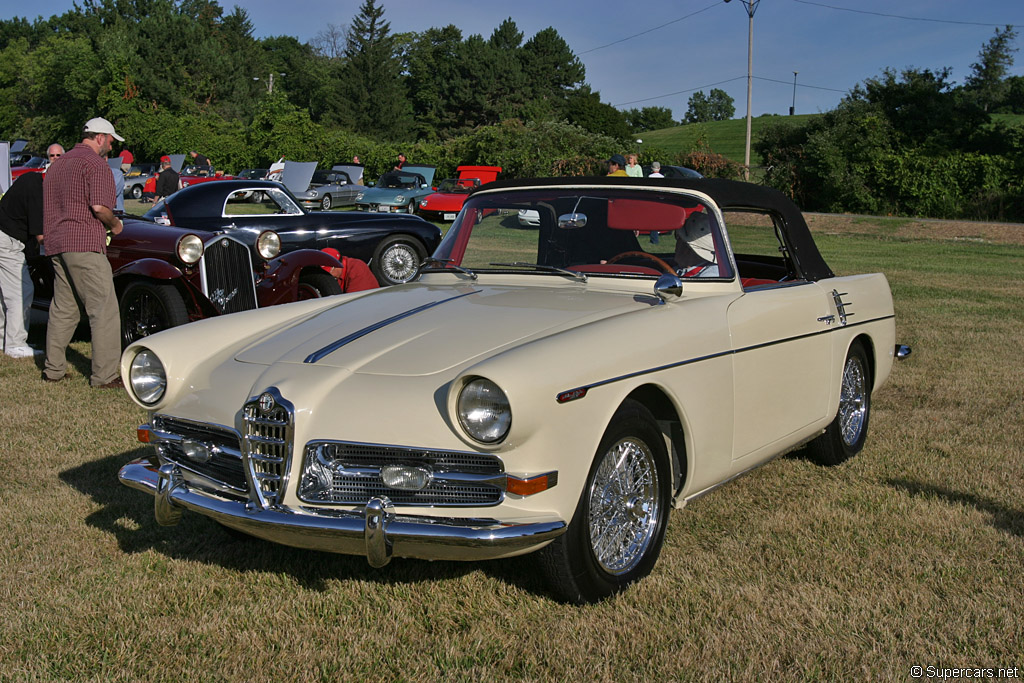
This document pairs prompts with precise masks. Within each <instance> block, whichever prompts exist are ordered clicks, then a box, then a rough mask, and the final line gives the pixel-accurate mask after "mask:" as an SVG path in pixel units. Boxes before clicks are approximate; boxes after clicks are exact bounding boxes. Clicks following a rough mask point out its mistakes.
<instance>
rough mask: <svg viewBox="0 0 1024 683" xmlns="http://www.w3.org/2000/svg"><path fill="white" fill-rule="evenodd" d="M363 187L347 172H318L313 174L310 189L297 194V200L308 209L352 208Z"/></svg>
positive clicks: (332, 170)
mask: <svg viewBox="0 0 1024 683" xmlns="http://www.w3.org/2000/svg"><path fill="white" fill-rule="evenodd" d="M363 189H365V188H363V186H362V185H359V184H357V183H354V182H352V178H351V177H349V174H348V173H346V172H345V171H342V170H338V169H331V170H330V171H327V170H318V171H315V172H314V173H313V179H312V180H311V181H310V182H309V189H307V190H306V191H305V192H296V193H295V198H296V199H298V200H299V202H301V203H302V205H303V206H305V207H306V208H307V209H320V210H321V211H328V210H330V209H331V208H332V207H335V206H351V205H352V204H355V202H356V195H357V194H359V191H360V190H363Z"/></svg>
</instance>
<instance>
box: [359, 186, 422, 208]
mask: <svg viewBox="0 0 1024 683" xmlns="http://www.w3.org/2000/svg"><path fill="white" fill-rule="evenodd" d="M432 192H433V190H431V189H430V188H429V187H427V188H422V187H410V188H390V187H368V188H366V189H365V190H363V191H362V195H363V198H362V199H361V200H360V201H361V202H362V203H364V204H369V203H373V204H379V203H383V202H390V201H394V199H395V197H397V196H398V195H402V196H403V197H419V196H422V195H423V194H424V193H426V194H430V193H432Z"/></svg>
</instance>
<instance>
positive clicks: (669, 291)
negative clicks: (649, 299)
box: [654, 273, 683, 301]
mask: <svg viewBox="0 0 1024 683" xmlns="http://www.w3.org/2000/svg"><path fill="white" fill-rule="evenodd" d="M654 293H655V294H657V295H658V298H659V299H661V300H662V301H668V300H669V299H672V300H675V299H678V298H680V297H682V296H683V281H682V280H681V279H679V276H678V275H672V274H671V273H665V274H664V275H662V276H661V277H659V278H658V281H657V282H655V283H654Z"/></svg>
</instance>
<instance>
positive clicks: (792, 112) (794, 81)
mask: <svg viewBox="0 0 1024 683" xmlns="http://www.w3.org/2000/svg"><path fill="white" fill-rule="evenodd" d="M798 73H800V72H799V71H794V72H793V106H792V107H790V108H789V115H790V116H792V115H793V114H795V113H796V75H797V74H798Z"/></svg>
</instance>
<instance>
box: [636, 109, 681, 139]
mask: <svg viewBox="0 0 1024 683" xmlns="http://www.w3.org/2000/svg"><path fill="white" fill-rule="evenodd" d="M624 115H625V117H626V123H628V124H629V127H630V128H632V129H633V132H634V133H642V132H643V131H645V130H660V129H662V128H671V127H672V126H674V125H676V122H675V121H674V120H673V119H672V110H671V109H669V108H668V107H644V108H643V109H628V110H626V112H624Z"/></svg>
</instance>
